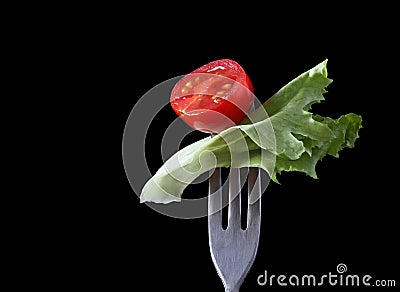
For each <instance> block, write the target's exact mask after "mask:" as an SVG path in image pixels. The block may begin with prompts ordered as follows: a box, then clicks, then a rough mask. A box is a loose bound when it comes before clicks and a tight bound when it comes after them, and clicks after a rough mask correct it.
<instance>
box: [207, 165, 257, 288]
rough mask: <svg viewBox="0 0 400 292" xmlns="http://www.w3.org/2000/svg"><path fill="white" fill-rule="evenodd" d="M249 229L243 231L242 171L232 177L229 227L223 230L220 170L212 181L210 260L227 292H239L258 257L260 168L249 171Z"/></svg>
mask: <svg viewBox="0 0 400 292" xmlns="http://www.w3.org/2000/svg"><path fill="white" fill-rule="evenodd" d="M247 185H248V189H249V191H248V194H249V196H248V207H247V228H246V230H243V229H241V214H240V210H241V200H240V193H241V185H240V169H237V168H231V172H230V175H229V207H228V227H227V229H226V230H224V229H223V228H222V187H221V169H219V168H216V169H215V170H214V173H213V174H212V175H211V176H210V179H209V196H208V198H209V199H208V237H209V245H210V252H211V257H212V260H213V263H214V266H215V268H216V270H217V272H218V275H219V277H220V278H221V280H222V283H223V284H224V287H225V291H230V292H236V291H239V288H240V286H241V285H242V283H243V281H244V279H245V277H246V276H247V274H248V272H249V270H250V268H251V266H252V265H253V262H254V259H255V257H256V253H257V248H258V241H259V237H260V223H261V196H260V194H261V180H260V173H259V169H258V168H250V169H249V172H248V182H247Z"/></svg>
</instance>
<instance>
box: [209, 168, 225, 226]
mask: <svg viewBox="0 0 400 292" xmlns="http://www.w3.org/2000/svg"><path fill="white" fill-rule="evenodd" d="M208 194H209V196H208V216H209V219H210V220H211V218H210V217H211V216H212V218H214V219H213V221H214V222H219V224H220V225H221V222H222V187H221V169H220V168H216V169H215V170H214V172H213V173H212V174H211V176H210V178H209V185H208Z"/></svg>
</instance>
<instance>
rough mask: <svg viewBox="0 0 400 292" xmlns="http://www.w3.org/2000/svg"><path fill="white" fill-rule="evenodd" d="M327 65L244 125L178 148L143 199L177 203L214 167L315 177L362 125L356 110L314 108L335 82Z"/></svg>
mask: <svg viewBox="0 0 400 292" xmlns="http://www.w3.org/2000/svg"><path fill="white" fill-rule="evenodd" d="M326 65H327V60H325V61H323V62H322V63H320V64H318V65H317V66H315V67H314V68H312V69H311V70H309V71H307V72H305V73H303V74H301V75H300V76H298V77H297V78H295V79H294V80H292V81H291V82H289V83H288V84H287V85H286V86H284V87H283V88H281V89H280V90H279V91H278V92H277V93H276V94H275V95H273V96H272V97H271V98H270V99H268V100H267V101H266V102H265V103H264V104H263V105H262V106H261V107H260V108H258V109H256V110H255V111H254V112H252V113H251V114H250V115H249V117H248V118H246V119H245V120H244V121H243V122H242V123H241V124H240V125H237V126H234V127H231V128H229V129H226V130H225V131H223V132H221V133H219V134H218V135H216V136H214V137H208V138H205V139H202V140H200V141H197V142H195V143H193V144H191V145H189V146H187V147H185V148H183V149H181V150H179V151H178V152H177V153H175V154H174V155H173V156H172V157H171V158H169V159H168V160H167V161H166V162H165V164H164V165H163V166H162V167H161V168H160V169H159V170H158V171H157V172H156V174H155V175H154V176H153V177H152V178H151V179H150V180H149V181H148V182H147V183H146V184H145V185H144V187H143V189H142V193H141V196H140V201H141V202H156V203H170V202H174V201H178V202H179V201H180V200H181V196H182V194H183V191H184V189H185V188H186V187H187V186H188V185H189V184H190V183H191V182H193V181H194V180H195V179H196V178H197V177H198V176H199V175H201V174H202V173H204V172H207V171H210V170H212V169H213V168H215V167H259V168H262V169H264V170H265V171H266V172H267V173H268V174H269V175H270V177H271V178H272V179H273V180H274V181H275V182H278V180H277V176H276V175H277V174H279V173H281V172H282V171H300V172H304V173H306V174H307V175H309V176H311V177H312V178H317V174H316V171H315V166H316V164H317V162H318V161H320V160H321V159H322V158H323V157H324V156H326V155H332V156H334V157H338V152H339V151H340V150H342V149H343V148H345V147H349V148H352V147H354V143H355V141H356V139H357V138H358V131H359V129H360V128H361V127H362V126H361V122H362V119H361V116H358V115H356V114H346V115H343V116H341V117H339V118H338V119H332V118H329V117H322V116H319V115H314V114H313V113H311V112H310V110H311V107H312V105H313V104H315V103H319V102H320V101H322V100H324V97H323V94H324V93H325V92H326V90H325V88H326V87H327V86H328V85H329V84H330V83H331V82H332V80H331V79H329V78H328V77H327V67H326ZM266 113H267V114H268V115H267V114H266Z"/></svg>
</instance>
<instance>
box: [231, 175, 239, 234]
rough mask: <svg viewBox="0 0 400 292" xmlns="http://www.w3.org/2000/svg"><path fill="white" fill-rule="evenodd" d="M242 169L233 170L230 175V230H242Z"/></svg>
mask: <svg viewBox="0 0 400 292" xmlns="http://www.w3.org/2000/svg"><path fill="white" fill-rule="evenodd" d="M240 189H241V186H240V169H239V168H231V171H230V174H229V207H228V228H229V227H232V228H236V227H239V228H240V209H241V205H240V204H241V200H240Z"/></svg>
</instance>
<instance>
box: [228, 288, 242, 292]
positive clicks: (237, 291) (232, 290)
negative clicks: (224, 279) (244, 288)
mask: <svg viewBox="0 0 400 292" xmlns="http://www.w3.org/2000/svg"><path fill="white" fill-rule="evenodd" d="M225 292H239V288H236V289H225Z"/></svg>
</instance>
